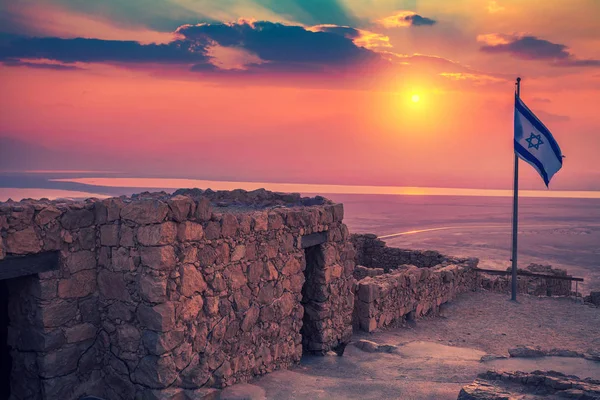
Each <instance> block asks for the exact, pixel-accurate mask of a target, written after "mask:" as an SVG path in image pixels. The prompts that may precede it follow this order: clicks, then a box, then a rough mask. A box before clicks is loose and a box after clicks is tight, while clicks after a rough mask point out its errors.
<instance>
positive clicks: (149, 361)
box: [132, 355, 177, 389]
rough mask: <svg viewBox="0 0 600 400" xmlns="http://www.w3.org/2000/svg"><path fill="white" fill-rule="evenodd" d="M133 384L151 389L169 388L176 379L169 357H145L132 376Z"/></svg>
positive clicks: (173, 366) (171, 360) (173, 365)
mask: <svg viewBox="0 0 600 400" xmlns="http://www.w3.org/2000/svg"><path fill="white" fill-rule="evenodd" d="M132 379H133V381H134V382H135V383H139V384H141V385H144V386H146V387H149V388H152V389H162V388H166V387H168V386H170V385H171V384H172V383H173V382H175V379H177V370H176V368H175V363H174V362H173V358H172V357H171V356H164V357H159V356H154V355H150V356H146V357H144V358H142V360H141V361H140V363H139V364H138V366H137V368H136V369H135V371H134V372H133V374H132Z"/></svg>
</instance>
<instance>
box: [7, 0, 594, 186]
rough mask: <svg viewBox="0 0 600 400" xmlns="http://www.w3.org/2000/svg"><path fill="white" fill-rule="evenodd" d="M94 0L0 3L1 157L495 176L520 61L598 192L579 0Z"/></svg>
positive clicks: (573, 159) (499, 173)
mask: <svg viewBox="0 0 600 400" xmlns="http://www.w3.org/2000/svg"><path fill="white" fill-rule="evenodd" d="M101 3H103V6H102V7H99V6H98V7H96V6H93V5H92V3H89V4H86V3H85V2H84V3H82V2H75V1H68V0H48V1H44V2H42V1H39V2H36V1H29V2H10V1H8V0H0V7H1V8H0V11H1V12H0V15H1V16H0V27H1V28H0V86H1V87H2V90H1V91H0V146H2V148H0V153H3V154H1V155H2V156H3V157H2V158H4V160H5V161H4V162H2V161H0V169H32V168H40V169H53V168H56V169H102V170H116V171H122V172H127V173H131V174H134V175H140V176H141V175H143V176H149V177H189V178H198V179H230V180H250V181H263V182H264V181H274V182H302V183H328V184H360V185H401V186H441V187H477V188H498V189H502V188H509V187H510V186H511V182H512V113H513V110H512V103H513V98H512V93H513V87H514V78H515V77H516V76H517V75H520V76H522V77H523V91H522V95H523V96H522V97H523V99H524V101H525V102H526V103H527V104H528V105H529V107H530V108H531V109H532V110H533V111H534V112H536V114H537V115H538V117H539V118H540V119H541V120H542V121H543V122H544V123H545V124H546V125H547V126H548V127H549V128H550V130H551V131H552V132H553V134H554V136H555V138H556V140H557V141H558V143H559V144H560V146H561V148H562V151H563V154H565V156H566V158H565V161H564V167H563V169H562V170H561V171H560V172H559V173H558V174H557V175H556V176H555V178H554V179H553V181H552V183H551V185H550V187H551V188H553V189H565V190H567V189H568V190H600V157H598V153H599V151H600V113H598V105H599V104H600V25H598V24H597V16H598V15H600V2H597V1H596V0H574V1H569V2H566V1H561V0H554V1H548V0H545V1H541V0H539V1H538V0H531V1H517V0H498V1H484V0H470V1H467V0H457V1H452V2H448V1H445V0H443V1H442V0H437V1H436V0H431V1H416V0H406V1H397V0H396V1H394V0H381V1H363V0H360V1H359V0H337V1H335V0H323V1H322V3H319V6H316V7H314V9H313V8H311V4H312V3H313V2H311V1H304V2H303V1H300V0H289V1H288V0H286V1H284V0H277V1H274V0H273V1H270V0H254V1H250V0H246V1H243V0H228V1H222V2H216V1H215V2H210V1H201V2H197V1H192V0H171V1H166V0H164V1H158V0H152V1H150V3H152V4H153V6H148V4H147V3H148V2H146V3H144V2H141V1H131V2H127V3H125V4H127V6H125V5H123V4H122V3H123V2H119V1H116V0H107V1H106V2H101ZM142 3H144V4H142ZM200 3H202V4H201V5H200ZM138 5H139V6H138ZM241 18H243V19H242V20H240V19H241ZM252 21H266V22H264V23H263V22H252ZM224 23H227V24H224ZM273 23H282V24H284V25H275V24H273ZM186 24H189V25H186ZM197 24H200V25H197ZM342 27H347V28H342ZM178 28H179V29H178ZM176 31H177V34H176V33H175V32H176ZM33 37H36V38H54V39H50V40H39V39H33ZM71 38H87V39H88V40H82V41H80V42H72V41H69V40H68V39H71ZM92 38H93V39H99V40H97V41H90V40H89V39H92ZM123 40H128V41H134V42H136V43H132V44H130V45H127V46H129V47H126V48H123V47H120V46H121V43H119V41H123ZM152 43H162V45H161V46H159V45H154V44H152ZM413 94H418V95H419V97H420V101H419V102H418V103H414V102H412V101H411V96H412V95H413ZM7 143H8V144H7ZM34 147H35V149H34ZM9 148H10V149H11V150H10V152H11V154H7V152H8V150H7V149H9ZM65 154H66V155H67V156H65ZM9 156H10V157H9ZM7 160H10V162H9V161H7ZM521 171H522V182H523V184H522V185H523V187H524V188H529V189H540V188H544V184H543V182H542V180H541V179H540V178H539V176H537V173H536V172H535V171H534V170H533V169H532V168H531V167H529V166H526V167H523V168H522V169H521Z"/></svg>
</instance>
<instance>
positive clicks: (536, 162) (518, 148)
mask: <svg viewBox="0 0 600 400" xmlns="http://www.w3.org/2000/svg"><path fill="white" fill-rule="evenodd" d="M514 142H515V152H516V153H517V154H518V155H519V157H521V158H522V159H523V160H525V161H527V162H528V163H529V164H531V165H533V166H534V167H535V169H537V170H538V172H539V173H540V175H542V179H543V180H544V183H545V184H546V187H548V184H549V183H550V180H549V179H548V173H547V172H546V170H545V169H544V165H543V164H542V163H541V162H540V160H538V159H537V158H535V157H534V156H532V155H531V153H529V152H528V151H527V150H526V149H525V147H523V146H521V144H520V143H519V142H517V141H516V140H515V141H514Z"/></svg>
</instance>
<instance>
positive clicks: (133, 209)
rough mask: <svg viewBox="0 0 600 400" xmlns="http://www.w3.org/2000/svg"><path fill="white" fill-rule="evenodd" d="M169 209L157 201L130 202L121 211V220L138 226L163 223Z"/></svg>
mask: <svg viewBox="0 0 600 400" xmlns="http://www.w3.org/2000/svg"><path fill="white" fill-rule="evenodd" d="M168 212H169V207H168V206H167V205H166V204H165V203H163V202H162V201H159V200H153V199H144V200H138V201H132V202H131V203H129V204H127V205H125V207H123V209H122V210H121V218H122V219H124V220H128V221H132V222H135V223H136V224H140V225H149V224H158V223H160V222H163V221H164V219H165V217H166V216H167V213H168Z"/></svg>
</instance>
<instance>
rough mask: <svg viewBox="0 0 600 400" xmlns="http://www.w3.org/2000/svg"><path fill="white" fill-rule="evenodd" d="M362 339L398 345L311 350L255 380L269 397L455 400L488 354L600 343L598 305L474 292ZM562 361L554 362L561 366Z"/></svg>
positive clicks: (577, 365)
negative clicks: (385, 349)
mask: <svg viewBox="0 0 600 400" xmlns="http://www.w3.org/2000/svg"><path fill="white" fill-rule="evenodd" d="M360 339H368V340H371V341H374V342H376V343H379V344H391V345H396V346H399V347H398V351H396V352H394V353H392V354H387V353H379V352H376V353H369V352H365V351H363V350H360V349H359V348H357V347H356V346H354V345H349V346H348V347H347V349H346V352H345V353H344V356H343V357H337V356H325V357H305V358H304V359H303V361H302V363H301V364H300V365H299V366H297V367H295V368H292V369H290V370H287V371H276V372H274V373H271V374H268V375H266V376H264V377H261V378H258V379H255V380H254V381H253V382H251V383H252V384H253V385H256V386H259V387H260V388H262V389H264V391H265V392H266V398H268V399H452V400H454V399H456V397H457V396H458V392H459V391H460V388H461V387H462V386H464V385H465V384H467V383H470V382H472V381H473V380H474V379H475V377H476V375H477V374H478V373H480V372H484V371H486V370H488V369H490V368H493V366H492V365H491V364H488V363H482V362H480V361H479V358H480V357H481V355H483V354H486V353H488V354H490V353H494V354H504V355H506V354H507V352H508V349H509V348H511V347H516V346H517V345H530V346H536V345H539V346H541V347H542V348H543V349H552V348H561V349H569V350H576V351H579V352H586V351H589V350H600V309H598V308H590V307H587V306H583V305H581V304H576V303H575V302H574V301H573V300H569V299H550V298H535V297H530V296H521V298H520V301H519V303H512V302H510V301H508V296H506V295H501V294H495V293H486V292H481V293H468V294H465V295H462V296H460V297H459V298H457V299H456V300H455V301H454V302H452V303H450V304H448V305H446V306H445V307H444V309H443V310H442V315H441V316H439V317H435V318H426V319H423V320H419V321H418V322H417V323H416V325H415V326H412V327H402V328H397V329H393V330H388V331H384V332H376V333H374V334H356V335H355V336H354V341H358V340H360ZM513 360H516V359H513ZM568 360H572V361H573V362H572V363H570V365H568V368H569V371H568V372H570V373H573V372H576V373H578V374H579V375H585V374H587V373H589V371H590V370H591V369H594V374H598V373H600V363H593V362H591V361H587V360H582V359H565V363H569V361H568ZM549 361H551V360H549ZM559 361H560V362H559V363H558V364H557V363H556V360H554V364H553V365H559V366H560V365H561V364H560V363H561V362H562V360H559ZM586 363H587V364H586ZM512 365H513V366H514V365H515V364H512ZM564 365H565V368H567V364H564ZM528 366H529V367H528ZM519 367H524V368H523V369H526V368H534V369H536V368H537V367H538V366H537V365H533V364H531V363H530V364H527V363H523V364H521V365H520V366H519Z"/></svg>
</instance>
